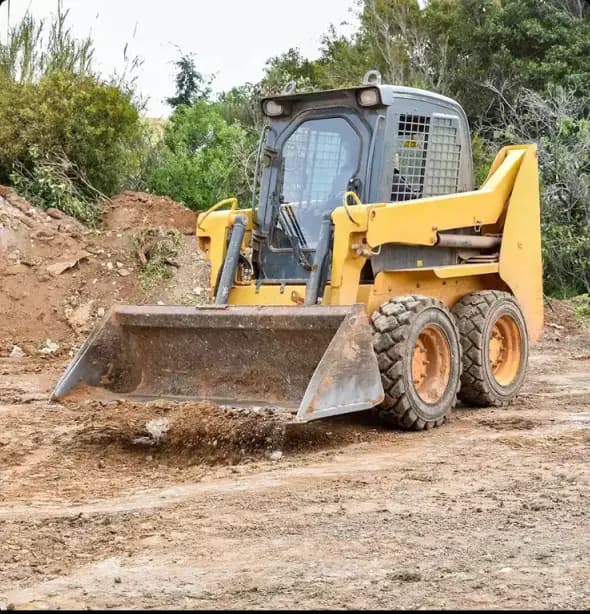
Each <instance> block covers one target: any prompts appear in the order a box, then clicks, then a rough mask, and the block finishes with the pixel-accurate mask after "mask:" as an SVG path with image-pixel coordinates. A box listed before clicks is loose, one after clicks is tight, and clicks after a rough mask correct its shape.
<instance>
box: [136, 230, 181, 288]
mask: <svg viewBox="0 0 590 614" xmlns="http://www.w3.org/2000/svg"><path fill="white" fill-rule="evenodd" d="M180 240H181V234H180V232H179V231H178V230H175V229H171V228H143V229H141V230H139V231H138V232H136V233H135V234H134V235H133V237H132V249H133V253H134V254H135V257H136V258H137V260H138V262H139V266H140V271H141V272H140V274H139V282H140V284H141V286H142V288H143V289H144V290H150V289H152V288H154V287H156V286H158V285H160V284H161V283H162V282H164V281H166V280H168V279H170V278H171V277H172V276H173V275H174V270H175V269H176V268H178V262H177V261H176V256H177V255H178V247H179V246H180Z"/></svg>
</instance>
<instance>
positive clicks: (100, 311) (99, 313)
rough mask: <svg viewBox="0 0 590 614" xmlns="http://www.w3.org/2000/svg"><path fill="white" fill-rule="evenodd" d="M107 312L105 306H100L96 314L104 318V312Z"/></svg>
mask: <svg viewBox="0 0 590 614" xmlns="http://www.w3.org/2000/svg"><path fill="white" fill-rule="evenodd" d="M105 313H106V310H105V308H104V307H99V308H98V309H97V310H96V315H97V316H98V317H99V318H104V314H105Z"/></svg>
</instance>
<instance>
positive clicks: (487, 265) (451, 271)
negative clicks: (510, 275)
mask: <svg viewBox="0 0 590 614" xmlns="http://www.w3.org/2000/svg"><path fill="white" fill-rule="evenodd" d="M498 268H499V267H498V263H497V262H480V263H478V264H454V265H452V266H439V267H436V268H434V269H432V272H433V273H434V274H435V275H436V276H437V277H440V278H441V279H450V278H452V277H469V276H471V275H490V274H491V273H497V272H498Z"/></svg>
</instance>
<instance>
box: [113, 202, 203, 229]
mask: <svg viewBox="0 0 590 614" xmlns="http://www.w3.org/2000/svg"><path fill="white" fill-rule="evenodd" d="M103 221H104V224H105V225H106V227H107V228H109V229H110V230H118V231H119V232H121V231H127V230H133V229H135V228H142V227H143V228H144V227H148V226H150V227H152V226H153V227H161V228H176V229H178V230H180V232H182V233H183V234H187V235H191V234H194V232H195V227H196V222H197V218H196V214H195V212H194V211H191V210H190V209H187V208H186V207H183V206H182V205H179V204H178V203H177V202H175V201H173V200H172V199H171V198H168V197H167V196H155V195H154V194H147V193H145V192H123V193H122V194H119V195H118V196H115V197H114V198H113V199H112V202H111V203H109V204H108V205H107V206H106V207H105V211H104V215H103Z"/></svg>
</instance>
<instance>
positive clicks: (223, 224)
mask: <svg viewBox="0 0 590 614" xmlns="http://www.w3.org/2000/svg"><path fill="white" fill-rule="evenodd" d="M231 200H235V199H227V201H221V203H217V204H218V205H221V204H223V203H224V202H225V203H226V204H227V203H228V202H229V201H231ZM236 202H237V201H236ZM215 206H217V205H215ZM238 214H239V215H243V216H245V217H246V218H247V220H248V223H247V225H246V234H245V235H244V241H243V242H242V249H244V250H246V249H248V246H249V244H250V237H251V232H252V209H239V210H235V209H233V207H232V209H231V210H230V211H212V210H211V209H209V211H207V212H206V213H202V214H200V215H199V217H198V218H197V244H198V246H199V249H200V250H201V252H202V253H203V255H204V256H205V257H206V258H207V259H208V260H209V262H210V264H211V273H210V280H209V284H210V288H211V289H213V288H214V287H215V284H216V282H217V277H218V275H219V271H220V270H221V267H222V266H223V261H224V259H225V250H226V247H227V236H228V232H229V229H230V228H231V226H232V225H233V223H234V218H235V216H236V215H238Z"/></svg>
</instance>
